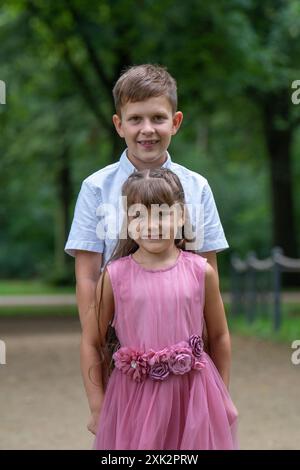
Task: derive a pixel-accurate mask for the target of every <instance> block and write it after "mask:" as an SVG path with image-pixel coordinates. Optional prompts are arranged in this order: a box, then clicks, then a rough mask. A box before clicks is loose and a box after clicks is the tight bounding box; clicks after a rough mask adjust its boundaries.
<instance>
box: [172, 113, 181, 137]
mask: <svg viewBox="0 0 300 470" xmlns="http://www.w3.org/2000/svg"><path fill="white" fill-rule="evenodd" d="M182 120H183V114H182V112H181V111H177V112H176V113H175V114H174V116H173V128H172V135H175V134H176V133H177V131H178V129H179V127H180V126H181V123H182Z"/></svg>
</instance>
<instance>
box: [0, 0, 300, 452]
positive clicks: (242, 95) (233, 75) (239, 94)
mask: <svg viewBox="0 0 300 470" xmlns="http://www.w3.org/2000/svg"><path fill="white" fill-rule="evenodd" d="M299 39H300V3H299V2H298V0H264V1H263V2H262V1H259V0H210V1H209V2H205V1H199V0H188V1H186V2H182V1H179V0H172V1H171V0H160V1H154V0H139V1H137V0H115V1H112V0H111V1H108V0H97V1H96V0H90V1H86V0H61V1H60V2H52V1H50V0H46V1H45V0H7V1H4V2H2V6H1V7H0V80H2V81H3V82H5V84H6V102H5V104H0V169H1V171H0V227H1V230H0V340H2V341H4V343H5V345H6V364H4V360H3V358H2V363H1V361H0V377H1V386H0V420H1V423H2V424H1V428H0V448H74V449H76V448H88V447H89V446H91V438H90V437H89V436H88V434H87V432H86V430H85V425H86V424H85V423H86V421H87V419H88V410H87V405H86V399H85V396H84V392H83V387H82V385H81V379H80V371H79V350H78V345H79V339H80V331H79V324H78V316H77V312H76V305H75V299H74V290H75V287H74V284H75V278H74V260H73V259H71V258H70V257H67V255H65V254H64V244H65V241H66V238H67V235H68V232H69V229H70V224H71V221H72V217H73V210H74V205H75V201H76V197H77V195H78V192H79V189H80V185H81V182H82V180H83V179H84V178H86V177H87V176H88V175H89V174H91V173H93V172H94V171H96V170H98V169H99V168H102V167H104V166H106V165H107V164H110V163H113V162H114V161H116V160H117V159H118V158H119V155H120V153H121V151H122V150H123V142H122V141H121V139H120V138H119V137H118V136H117V134H116V133H115V131H114V129H113V126H112V120H111V116H112V114H113V112H114V108H113V100H112V93H111V90H112V88H113V85H114V83H115V81H116V80H117V78H118V77H119V75H120V73H121V71H122V70H123V69H124V68H125V67H127V66H129V65H133V64H141V63H146V62H151V63H158V64H161V65H164V66H166V67H167V68H168V70H169V72H170V73H171V74H172V75H173V76H174V77H175V78H176V80H177V85H178V95H179V109H180V110H181V111H182V112H183V113H184V121H183V125H182V128H181V130H180V132H179V134H178V135H177V136H176V137H175V138H174V139H173V140H172V144H171V147H170V149H169V150H170V153H171V156H172V159H173V160H174V161H175V162H178V163H180V164H182V165H184V166H186V167H188V168H190V169H192V170H194V171H196V172H199V173H201V174H202V175H203V176H205V177H206V178H207V179H208V181H209V183H210V185H211V187H212V190H213V193H214V196H215V200H216V203H217V207H218V210H219V213H220V217H221V220H222V223H223V227H224V230H225V234H226V236H227V239H228V242H229V244H230V250H226V251H225V252H224V253H221V254H220V255H219V256H218V263H219V269H220V277H221V288H222V291H223V293H224V301H225V305H226V310H227V313H228V321H229V324H230V327H231V331H232V333H233V372H232V395H233V398H234V400H235V401H236V404H237V407H238V408H239V411H240V428H241V447H242V448H274V449H275V448H277V449H279V448H297V446H299V442H300V434H299V429H300V428H299V421H298V418H297V416H299V413H300V406H299V401H298V399H297V397H296V394H295V395H293V393H294V392H293V391H294V390H296V389H297V388H298V389H299V385H300V383H299V377H300V375H299V372H300V366H298V369H297V366H296V365H295V364H292V362H291V359H290V357H291V354H292V351H293V350H292V349H291V342H292V341H294V340H296V339H300V294H299V285H300V282H299V276H300V275H299V271H300V269H299V261H297V260H298V259H299V256H300V253H299V247H300V235H299V229H300V218H299V216H300V204H299V199H300V158H299V152H300V104H299V105H297V104H294V103H293V101H294V100H293V101H292V94H293V92H295V89H293V88H292V84H293V82H294V81H295V80H300V40H299ZM274 247H280V248H281V250H282V252H281V253H282V254H283V256H282V258H280V259H278V258H276V256H274V252H273V251H272V250H273V249H274ZM249 253H250V255H249ZM233 255H235V258H234V260H235V261H234V262H233V258H232V256H233ZM251 260H252V261H251ZM258 260H265V264H264V265H262V264H259V261H258ZM268 263H269V264H268ZM276 266H277V271H276V269H275V268H276ZM283 271H291V273H289V274H287V273H284V274H283V275H281V273H282V272H283ZM233 307H234V308H233ZM249 382H250V383H249ZM4 397H5V399H4ZM7 400H9V401H7ZM12 410H13V411H12ZM283 410H285V411H283ZM297 413H298V414H297ZM278 429H280V430H281V433H280V435H279V431H278Z"/></svg>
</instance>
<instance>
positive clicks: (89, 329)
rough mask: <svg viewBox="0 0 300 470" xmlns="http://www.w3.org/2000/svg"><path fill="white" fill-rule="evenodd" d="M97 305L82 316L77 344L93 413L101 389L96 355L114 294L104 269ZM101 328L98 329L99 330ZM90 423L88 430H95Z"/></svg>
mask: <svg viewBox="0 0 300 470" xmlns="http://www.w3.org/2000/svg"><path fill="white" fill-rule="evenodd" d="M102 281H103V292H102V303H101V314H100V321H99V325H98V318H97V311H98V304H99V298H100V286H101V282H102ZM96 292H97V295H96V298H97V302H96V303H97V305H96V307H95V305H93V306H92V307H91V308H90V309H89V310H88V312H87V314H86V316H85V317H84V318H83V322H82V336H81V343H80V362H81V372H82V377H83V382H84V386H85V390H86V394H87V398H88V402H89V407H90V410H91V413H92V416H94V418H95V419H94V421H95V420H96V417H98V416H99V413H100V410H101V406H102V402H103V398H104V390H103V384H102V378H101V377H102V375H101V362H100V361H101V358H100V355H99V346H100V345H101V344H104V343H105V335H106V332H107V328H108V325H109V322H110V321H111V320H112V318H113V313H114V296H113V290H112V286H111V281H110V277H109V274H108V272H107V270H105V273H102V275H101V277H100V281H99V283H98V286H97V291H96ZM99 328H100V331H99ZM91 427H92V428H93V425H91V426H89V429H90V430H91V431H92V432H94V429H91Z"/></svg>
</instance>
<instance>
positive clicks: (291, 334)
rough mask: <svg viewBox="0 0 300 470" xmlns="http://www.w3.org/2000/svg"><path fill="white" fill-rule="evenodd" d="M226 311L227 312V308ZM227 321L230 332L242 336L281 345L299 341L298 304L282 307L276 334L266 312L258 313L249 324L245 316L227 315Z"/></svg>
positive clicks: (299, 314) (299, 306)
mask: <svg viewBox="0 0 300 470" xmlns="http://www.w3.org/2000/svg"><path fill="white" fill-rule="evenodd" d="M227 311H229V309H228V308H227ZM227 320H228V325H229V328H230V331H231V332H232V333H237V334H240V335H243V336H255V337H257V338H261V339H266V340H271V341H274V342H281V343H282V342H283V343H291V342H292V341H294V340H295V339H300V304H299V303H298V304H293V303H289V304H284V305H283V307H282V321H281V328H280V330H279V331H277V332H275V331H274V329H273V319H272V316H271V315H270V314H267V313H266V312H259V314H258V315H257V317H256V318H255V319H254V321H253V322H251V323H250V322H249V321H248V320H247V319H246V315H245V314H239V315H236V316H234V315H233V314H228V315H227Z"/></svg>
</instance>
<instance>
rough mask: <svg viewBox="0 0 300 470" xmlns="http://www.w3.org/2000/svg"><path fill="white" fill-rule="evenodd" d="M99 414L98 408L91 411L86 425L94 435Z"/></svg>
mask: <svg viewBox="0 0 300 470" xmlns="http://www.w3.org/2000/svg"><path fill="white" fill-rule="evenodd" d="M99 416H100V410H97V411H92V413H91V417H90V420H89V422H88V425H87V428H88V430H89V431H90V432H91V433H92V434H95V435H96V433H97V429H98V421H99Z"/></svg>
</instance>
